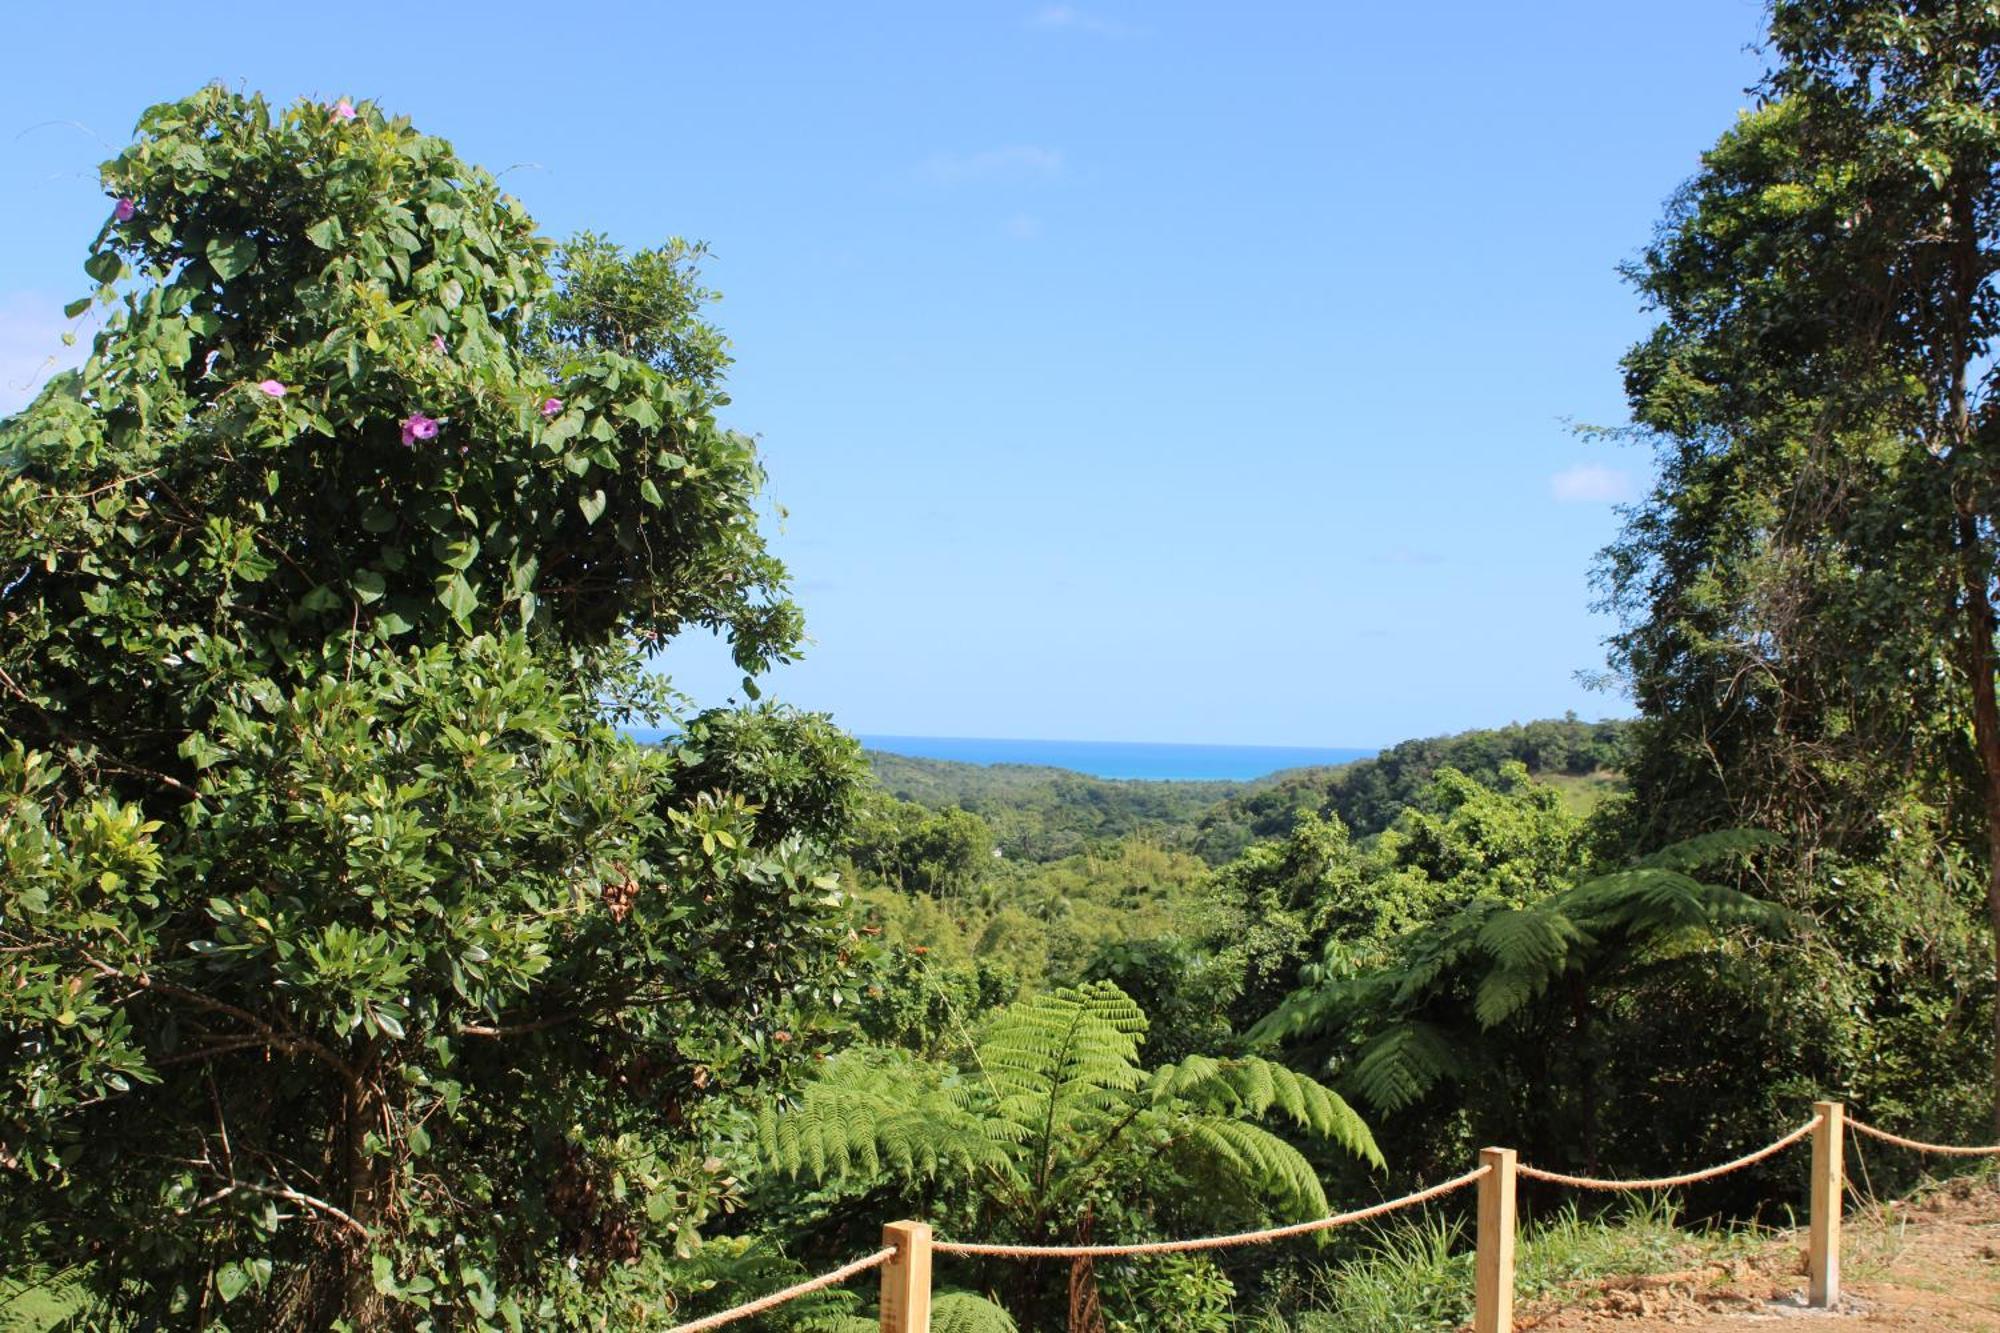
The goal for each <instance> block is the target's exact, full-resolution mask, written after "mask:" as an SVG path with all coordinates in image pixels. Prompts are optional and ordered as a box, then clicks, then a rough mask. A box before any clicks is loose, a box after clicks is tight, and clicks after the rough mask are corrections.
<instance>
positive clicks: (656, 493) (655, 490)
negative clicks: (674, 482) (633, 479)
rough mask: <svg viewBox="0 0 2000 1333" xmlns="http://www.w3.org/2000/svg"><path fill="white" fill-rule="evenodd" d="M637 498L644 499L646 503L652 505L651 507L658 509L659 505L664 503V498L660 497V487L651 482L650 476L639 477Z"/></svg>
mask: <svg viewBox="0 0 2000 1333" xmlns="http://www.w3.org/2000/svg"><path fill="white" fill-rule="evenodd" d="M639 498H640V499H641V500H644V501H645V502H646V503H647V504H649V505H651V506H653V508H655V509H658V508H659V507H660V506H661V505H663V504H665V503H666V501H665V500H663V499H661V498H660V488H659V487H658V486H655V485H654V484H653V479H652V478H651V477H644V478H641V479H640V482H639Z"/></svg>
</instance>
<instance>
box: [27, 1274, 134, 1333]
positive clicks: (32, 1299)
mask: <svg viewBox="0 0 2000 1333" xmlns="http://www.w3.org/2000/svg"><path fill="white" fill-rule="evenodd" d="M95 1276H96V1274H95V1273H94V1271H93V1270H92V1269H91V1267H90V1265H88V1264H76V1265H73V1266H71V1267H69V1268H46V1267H32V1268H28V1269H25V1270H22V1271H19V1272H15V1273H9V1274H6V1275H4V1276H0V1333H57V1330H60V1329H81V1328H109V1327H113V1326H114V1324H112V1323H110V1322H103V1321H104V1320H106V1319H108V1317H109V1315H110V1311H109V1310H108V1309H107V1308H106V1306H105V1305H104V1303H103V1301H102V1300H101V1299H100V1298H99V1297H98V1295H97V1293H96V1291H95V1290H94V1289H93V1288H92V1285H91V1283H92V1279H93V1278H94V1277H95Z"/></svg>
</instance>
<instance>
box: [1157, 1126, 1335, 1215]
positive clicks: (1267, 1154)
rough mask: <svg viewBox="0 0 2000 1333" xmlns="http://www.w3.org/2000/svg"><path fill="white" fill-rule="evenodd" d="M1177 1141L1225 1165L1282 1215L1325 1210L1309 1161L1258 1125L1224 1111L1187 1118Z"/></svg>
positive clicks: (1183, 1147)
mask: <svg viewBox="0 0 2000 1333" xmlns="http://www.w3.org/2000/svg"><path fill="white" fill-rule="evenodd" d="M1179 1144H1180V1150H1182V1151H1187V1152H1191V1153H1194V1154H1198V1155H1200V1156H1203V1157H1206V1158H1208V1159H1209V1161H1210V1162H1211V1163H1215V1164H1220V1165H1222V1166H1224V1167H1226V1168H1227V1170H1226V1172H1225V1173H1224V1174H1225V1175H1233V1176H1237V1177H1239V1178H1241V1179H1242V1180H1244V1181H1245V1182H1247V1183H1249V1184H1250V1185H1251V1186H1252V1187H1253V1188H1254V1189H1255V1190H1256V1191H1257V1193H1259V1194H1261V1195H1262V1196H1263V1197H1264V1198H1265V1199H1266V1200H1267V1201H1269V1202H1270V1203H1272V1204H1273V1205H1275V1211H1276V1212H1277V1213H1278V1215H1279V1216H1281V1217H1287V1218H1289V1219H1290V1220H1293V1221H1305V1220H1307V1219H1310V1218H1315V1217H1324V1216H1326V1214H1327V1213H1328V1212H1329V1211H1330V1210H1329V1208H1328V1206H1327V1201H1326V1190H1325V1189H1324V1188H1323V1187H1322V1186H1321V1185H1320V1182H1319V1173H1318V1172H1317V1171H1315V1170H1313V1166H1312V1163H1311V1162H1308V1161H1307V1160H1306V1158H1305V1155H1304V1154H1303V1153H1301V1152H1300V1151H1299V1150H1298V1149H1297V1148H1295V1147H1293V1146H1292V1145H1291V1144H1290V1143H1287V1142H1286V1141H1285V1140H1284V1139H1282V1138H1280V1137H1279V1136H1278V1135H1276V1134H1273V1133H1272V1132H1271V1131H1270V1130H1268V1129H1265V1128H1264V1127H1263V1126H1262V1125H1254V1124H1251V1123H1250V1122H1248V1121H1245V1120H1236V1119H1232V1118H1231V1117H1229V1116H1226V1115H1205V1116H1196V1117H1191V1118H1190V1119H1189V1120H1188V1122H1187V1123H1186V1125H1185V1126H1184V1127H1183V1129H1182V1131H1181V1135H1180V1139H1179Z"/></svg>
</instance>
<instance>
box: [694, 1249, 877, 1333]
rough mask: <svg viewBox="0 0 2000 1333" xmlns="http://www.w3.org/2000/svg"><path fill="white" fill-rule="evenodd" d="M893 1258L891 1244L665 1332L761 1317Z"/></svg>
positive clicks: (696, 1331)
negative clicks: (752, 1316)
mask: <svg viewBox="0 0 2000 1333" xmlns="http://www.w3.org/2000/svg"><path fill="white" fill-rule="evenodd" d="M895 1257H896V1247H895V1246H893V1245H884V1246H883V1247H882V1248H881V1249H879V1250H877V1251H875V1253H873V1254H871V1255H868V1256H867V1257H866V1258H862V1259H856V1260H855V1261H854V1262H853V1263H851V1264H842V1265H841V1266H840V1267H839V1268H836V1269H834V1270H833V1271H832V1272H831V1273H821V1274H820V1275H819V1276H818V1277H815V1278H808V1279H807V1280H806V1281H804V1282H800V1283H797V1284H795V1285H793V1286H789V1287H786V1288H785V1289H784V1290H783V1291H774V1292H772V1293H771V1294H770V1295H769V1296H759V1297H758V1298H757V1299H756V1300H754V1301H748V1302H746V1303H744V1304H742V1305H735V1306H731V1307H730V1308H729V1309H727V1310H724V1311H723V1312H722V1313H720V1314H712V1315H708V1316H706V1317H704V1318H701V1319H697V1320H695V1321H693V1322H692V1323H687V1324H676V1325H674V1326H673V1327H672V1328H671V1329H669V1330H667V1333H704V1330H706V1329H711V1328H721V1327H722V1326H723V1325H724V1324H733V1323H735V1322H736V1321H737V1320H739V1319H748V1318H749V1317H750V1316H751V1315H753V1314H763V1313H764V1312H765V1311H766V1310H775V1309H777V1308H778V1307H779V1306H781V1305H783V1304H784V1303H785V1302H786V1301H795V1300H797V1299H798V1298H799V1297H801V1296H809V1295H811V1294H812V1293H813V1292H815V1291H824V1290H826V1289H827V1288H828V1287H832V1286H838V1285H839V1284H840V1283H842V1282H845V1281H847V1279H849V1278H851V1277H853V1276H854V1275H855V1274H857V1273H865V1272H867V1271H868V1270H869V1269H871V1268H877V1267H880V1266H881V1265H883V1264H886V1263H888V1262H889V1261H890V1260H891V1259H893V1258H895Z"/></svg>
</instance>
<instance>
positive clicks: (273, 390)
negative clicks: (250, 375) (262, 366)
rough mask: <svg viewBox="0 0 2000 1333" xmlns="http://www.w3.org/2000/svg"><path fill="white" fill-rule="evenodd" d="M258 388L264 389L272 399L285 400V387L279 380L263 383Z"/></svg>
mask: <svg viewBox="0 0 2000 1333" xmlns="http://www.w3.org/2000/svg"><path fill="white" fill-rule="evenodd" d="M257 387H258V388H260V389H262V390H263V391H264V392H265V394H267V395H268V396H270V397H272V398H283V397H284V396H285V386H284V385H283V384H281V383H279V382H278V381H277V380H264V381H261V382H260V383H259V384H258V385H257Z"/></svg>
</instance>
